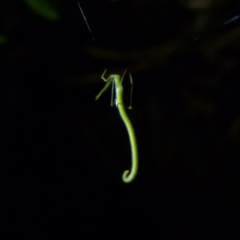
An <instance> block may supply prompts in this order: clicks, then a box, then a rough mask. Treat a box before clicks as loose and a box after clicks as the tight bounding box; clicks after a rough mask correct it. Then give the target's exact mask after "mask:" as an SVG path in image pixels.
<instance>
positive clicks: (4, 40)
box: [0, 34, 7, 45]
mask: <svg viewBox="0 0 240 240" xmlns="http://www.w3.org/2000/svg"><path fill="white" fill-rule="evenodd" d="M6 42H7V39H6V37H4V36H3V35H2V34H0V45H1V44H5V43H6Z"/></svg>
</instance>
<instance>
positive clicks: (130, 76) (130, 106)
mask: <svg viewBox="0 0 240 240" xmlns="http://www.w3.org/2000/svg"><path fill="white" fill-rule="evenodd" d="M129 79H130V84H131V89H130V105H129V107H128V109H132V96H133V80H132V75H131V73H129Z"/></svg>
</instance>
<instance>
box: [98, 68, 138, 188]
mask: <svg viewBox="0 0 240 240" xmlns="http://www.w3.org/2000/svg"><path fill="white" fill-rule="evenodd" d="M106 71H107V70H105V71H104V72H103V74H102V76H101V78H102V79H103V81H104V82H106V85H105V86H104V88H103V89H102V90H101V91H100V93H99V94H98V95H97V96H96V98H95V100H98V98H99V97H100V96H101V95H102V94H103V93H104V92H105V91H106V90H107V89H108V88H109V87H110V85H111V84H112V97H111V106H113V105H114V99H113V92H114V88H115V106H116V107H117V108H118V111H119V114H120V116H121V118H122V120H123V122H124V124H125V126H126V128H127V132H128V136H129V140H130V145H131V151H132V169H131V171H129V170H125V171H124V172H123V175H122V179H123V181H124V182H125V183H129V182H131V181H133V180H134V178H135V177H136V175H137V171H138V151H137V141H136V137H135V133H134V130H133V126H132V124H131V122H130V120H129V118H128V116H127V113H126V111H125V108H124V104H123V86H122V81H123V78H124V75H125V74H126V71H127V69H126V70H125V71H124V73H123V75H122V77H121V76H119V75H116V74H112V75H110V76H109V77H108V78H107V79H106V78H104V74H105V73H106ZM129 77H130V83H131V85H132V84H133V81H132V76H131V74H129ZM131 94H132V88H131ZM129 108H131V106H130V107H129Z"/></svg>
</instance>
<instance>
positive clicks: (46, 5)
mask: <svg viewBox="0 0 240 240" xmlns="http://www.w3.org/2000/svg"><path fill="white" fill-rule="evenodd" d="M24 1H25V3H26V4H27V5H28V6H29V7H30V8H31V9H32V10H33V11H34V12H35V13H36V14H38V15H40V16H42V17H44V18H46V19H49V20H54V21H56V20H59V19H60V14H59V12H58V11H57V9H56V8H54V7H53V4H51V1H49V0H24Z"/></svg>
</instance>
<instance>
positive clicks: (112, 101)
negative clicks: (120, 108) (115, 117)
mask: <svg viewBox="0 0 240 240" xmlns="http://www.w3.org/2000/svg"><path fill="white" fill-rule="evenodd" d="M110 81H112V93H111V107H112V106H113V105H114V92H115V91H114V88H115V82H114V81H113V80H112V79H111V80H110Z"/></svg>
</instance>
